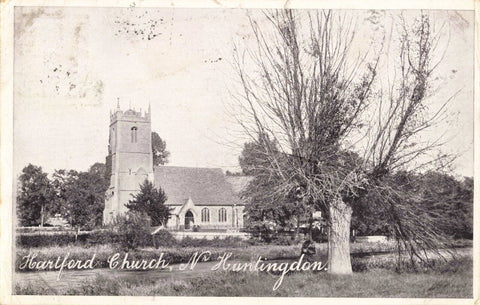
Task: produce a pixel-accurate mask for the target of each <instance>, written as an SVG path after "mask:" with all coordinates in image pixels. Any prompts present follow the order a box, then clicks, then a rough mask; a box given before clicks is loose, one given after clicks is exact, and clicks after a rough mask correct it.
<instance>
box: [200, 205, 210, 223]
mask: <svg viewBox="0 0 480 305" xmlns="http://www.w3.org/2000/svg"><path fill="white" fill-rule="evenodd" d="M202 222H210V211H209V210H208V209H207V208H203V209H202Z"/></svg>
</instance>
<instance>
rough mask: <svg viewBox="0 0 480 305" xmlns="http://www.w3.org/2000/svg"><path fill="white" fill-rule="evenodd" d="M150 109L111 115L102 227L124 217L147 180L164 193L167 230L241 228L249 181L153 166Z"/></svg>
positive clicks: (201, 170)
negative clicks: (167, 209) (108, 174)
mask: <svg viewBox="0 0 480 305" xmlns="http://www.w3.org/2000/svg"><path fill="white" fill-rule="evenodd" d="M151 132H152V131H151V108H150V107H149V108H148V111H146V112H143V113H142V111H141V110H140V111H135V110H134V109H128V110H126V111H122V110H121V109H120V106H119V105H118V104H117V108H116V109H115V111H114V112H112V113H110V132H109V145H108V157H107V167H110V168H111V177H110V187H109V188H108V190H107V193H106V197H105V209H104V212H103V222H104V224H108V223H111V222H112V221H113V219H115V217H116V216H117V215H121V214H123V213H125V212H126V211H127V210H128V208H127V207H126V206H125V205H126V204H127V203H128V201H129V200H131V199H132V194H135V193H136V192H138V191H139V190H140V185H141V184H142V183H143V182H144V181H145V180H149V181H151V182H153V183H154V185H155V186H156V187H157V188H162V189H163V190H164V191H165V193H166V195H167V201H166V202H165V204H166V205H167V206H169V207H171V208H172V216H171V217H170V219H169V220H168V222H167V225H166V227H167V229H169V230H178V231H189V230H199V231H224V232H225V231H238V230H240V229H242V228H243V219H244V207H245V204H244V202H243V201H242V200H241V199H240V196H239V193H240V191H241V190H242V188H243V187H245V186H246V184H247V183H248V179H247V177H241V176H240V177H238V176H226V175H225V174H224V173H223V171H222V170H221V169H220V168H200V167H178V166H163V165H161V166H153V154H152V141H151Z"/></svg>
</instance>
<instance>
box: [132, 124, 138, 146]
mask: <svg viewBox="0 0 480 305" xmlns="http://www.w3.org/2000/svg"><path fill="white" fill-rule="evenodd" d="M131 132H132V143H137V127H132V129H131Z"/></svg>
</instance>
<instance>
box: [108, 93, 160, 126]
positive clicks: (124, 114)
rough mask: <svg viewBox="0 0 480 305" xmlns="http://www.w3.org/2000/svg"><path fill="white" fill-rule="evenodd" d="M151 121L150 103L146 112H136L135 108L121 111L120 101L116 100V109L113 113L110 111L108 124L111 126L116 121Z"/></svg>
mask: <svg viewBox="0 0 480 305" xmlns="http://www.w3.org/2000/svg"><path fill="white" fill-rule="evenodd" d="M150 120H151V107H150V103H149V104H148V111H144V112H142V109H141V108H140V111H136V110H135V107H133V109H132V107H129V109H128V110H125V111H122V109H121V108H120V99H119V98H117V108H116V109H115V111H113V112H112V111H110V124H113V123H114V122H116V121H144V122H150Z"/></svg>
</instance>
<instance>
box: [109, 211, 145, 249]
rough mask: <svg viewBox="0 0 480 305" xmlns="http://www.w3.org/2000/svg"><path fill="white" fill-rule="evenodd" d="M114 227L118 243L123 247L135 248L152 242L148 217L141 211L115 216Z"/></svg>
mask: <svg viewBox="0 0 480 305" xmlns="http://www.w3.org/2000/svg"><path fill="white" fill-rule="evenodd" d="M114 227H115V229H116V231H117V233H118V239H119V242H120V244H121V245H122V247H123V248H125V249H136V248H138V247H141V246H150V245H152V244H153V242H152V235H151V234H150V230H149V229H150V225H149V217H148V216H146V215H145V214H143V213H138V212H127V213H126V214H125V215H122V216H119V217H117V219H116V221H115V224H114Z"/></svg>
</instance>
